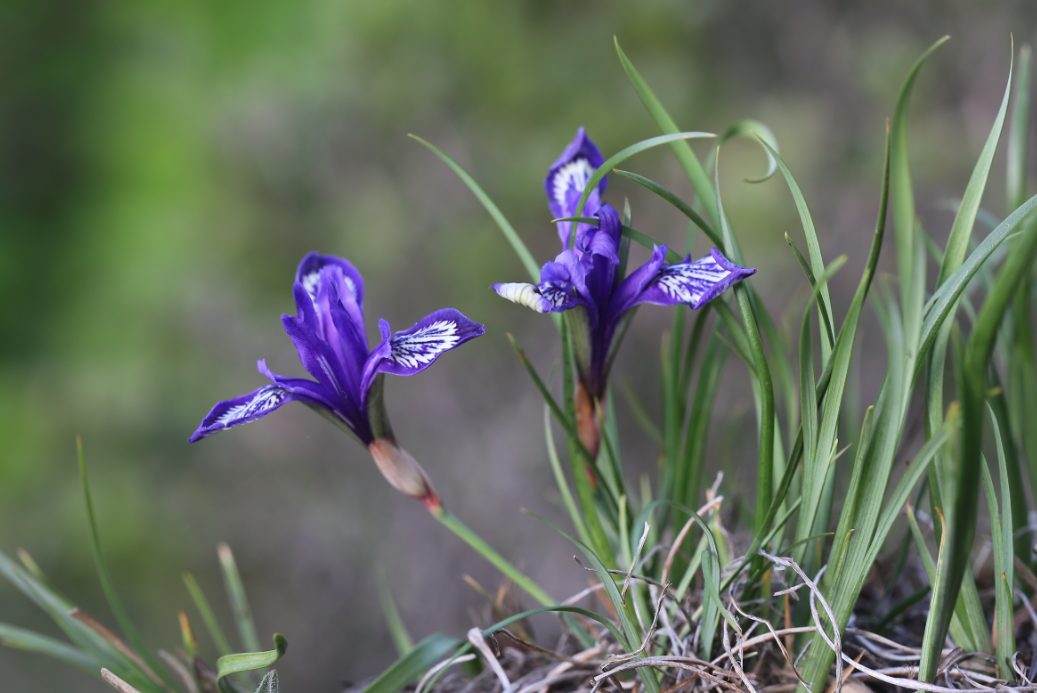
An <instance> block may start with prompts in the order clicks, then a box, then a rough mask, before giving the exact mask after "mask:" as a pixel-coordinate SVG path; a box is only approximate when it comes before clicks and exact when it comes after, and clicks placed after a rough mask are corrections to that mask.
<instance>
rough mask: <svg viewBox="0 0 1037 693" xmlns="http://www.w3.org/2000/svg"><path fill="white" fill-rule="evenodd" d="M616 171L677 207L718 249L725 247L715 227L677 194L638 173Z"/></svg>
mask: <svg viewBox="0 0 1037 693" xmlns="http://www.w3.org/2000/svg"><path fill="white" fill-rule="evenodd" d="M614 170H615V172H616V173H617V174H619V175H621V176H623V177H624V178H626V179H628V180H632V181H634V182H635V183H637V184H638V185H640V186H642V187H644V188H647V189H648V190H651V191H652V192H653V193H655V194H656V195H658V196H659V197H661V198H662V199H664V200H666V201H667V202H669V203H670V204H671V205H673V206H674V207H676V208H677V210H678V211H680V213H681V214H683V215H684V216H686V217H688V219H690V220H691V223H692V224H694V225H695V226H697V227H698V228H699V230H700V231H702V233H704V234H705V235H706V238H708V239H709V241H710V242H711V243H712V244H713V245H715V246H717V247H720V246H723V245H724V242H723V241H722V240H721V239H720V236H718V235H717V232H716V231H714V230H713V227H711V226H710V225H709V222H707V221H706V220H705V219H703V218H702V217H701V216H700V215H699V213H698V212H696V211H695V210H694V209H692V208H691V205H689V204H688V203H687V202H685V201H684V200H682V199H681V198H679V197H677V194H676V193H674V192H671V191H670V190H668V189H667V188H664V187H663V186H661V185H659V184H658V183H656V182H655V181H653V180H649V179H648V178H645V177H644V176H640V175H638V174H636V173H631V172H630V171H623V170H621V169H618V168H617V169H614Z"/></svg>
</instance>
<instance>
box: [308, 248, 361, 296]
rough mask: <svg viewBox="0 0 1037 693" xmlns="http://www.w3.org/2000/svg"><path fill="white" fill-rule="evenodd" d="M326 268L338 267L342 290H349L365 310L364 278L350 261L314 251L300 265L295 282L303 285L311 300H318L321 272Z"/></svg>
mask: <svg viewBox="0 0 1037 693" xmlns="http://www.w3.org/2000/svg"><path fill="white" fill-rule="evenodd" d="M325 267H337V268H338V269H339V270H340V271H341V282H342V288H344V289H348V290H349V293H350V294H351V295H352V296H353V298H354V299H356V303H357V305H358V306H359V307H360V309H361V310H363V308H364V278H363V277H362V276H360V272H359V271H358V270H357V268H356V267H353V265H352V263H350V262H349V260H343V259H342V258H340V257H336V256H334V255H321V254H320V253H318V252H316V251H314V252H312V253H309V254H308V255H307V256H306V257H304V258H303V259H302V261H301V262H300V263H299V268H298V269H297V270H296V271H295V281H297V282H299V283H300V284H302V286H303V288H304V289H306V292H307V293H308V294H310V298H311V299H316V297H317V284H318V282H319V279H320V272H321V270H322V269H324V268H325Z"/></svg>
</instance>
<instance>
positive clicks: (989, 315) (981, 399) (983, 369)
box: [919, 210, 1037, 680]
mask: <svg viewBox="0 0 1037 693" xmlns="http://www.w3.org/2000/svg"><path fill="white" fill-rule="evenodd" d="M1017 211H1018V210H1017ZM1013 251H1014V252H1012V253H1009V255H1008V257H1007V258H1006V260H1005V263H1004V265H1003V266H1002V268H1001V271H1000V272H999V273H998V275H997V278H996V279H995V281H994V286H993V287H992V289H991V290H990V293H989V294H988V295H987V298H986V300H985V301H984V303H983V307H982V308H981V310H980V312H979V316H978V318H977V321H976V324H975V326H974V328H973V331H972V333H971V334H970V335H969V340H968V345H967V347H966V351H965V363H964V365H963V368H962V370H963V373H962V391H961V402H962V422H963V423H962V434H961V441H962V442H961V452H960V456H959V457H958V459H957V470H956V474H955V475H954V476H955V485H956V489H955V493H954V496H953V497H952V498H950V499H948V500H949V502H950V504H951V505H950V508H951V512H950V513H949V515H948V517H947V518H946V521H947V522H948V527H947V530H946V531H947V544H948V546H947V565H948V579H947V580H946V581H945V582H944V584H943V585H942V586H941V589H940V590H937V588H936V587H934V590H933V594H934V598H935V597H937V593H938V592H939V595H938V596H939V598H940V599H941V602H937V603H942V605H943V606H942V608H941V609H940V610H939V611H937V612H934V615H933V616H931V617H930V620H931V622H932V624H933V626H932V630H933V637H932V638H931V639H929V640H927V641H924V642H923V648H922V655H923V657H922V663H921V664H920V665H919V679H921V680H931V679H932V677H933V675H934V673H935V668H936V662H938V661H939V648H940V647H941V645H942V640H943V634H944V633H946V631H947V621H948V620H949V619H948V613H947V607H946V603H947V602H948V601H949V597H950V595H955V594H957V591H958V588H959V585H960V584H961V580H962V576H963V575H964V573H965V570H966V569H967V568H968V566H969V549H970V548H971V546H972V539H973V533H974V531H975V519H976V508H977V503H978V489H977V486H978V483H977V482H978V481H979V479H978V477H979V476H980V465H981V449H982V440H983V409H984V405H985V400H986V378H987V370H988V368H989V364H990V359H991V356H992V354H993V349H994V340H995V338H996V336H997V332H998V329H999V326H1000V324H1001V320H1002V318H1003V316H1004V313H1005V310H1006V309H1007V307H1008V303H1009V301H1010V300H1011V299H1012V296H1013V294H1014V293H1015V291H1016V289H1017V288H1018V286H1019V284H1020V282H1021V281H1022V279H1023V277H1024V276H1027V275H1029V273H1031V272H1032V271H1033V270H1032V268H1033V263H1034V258H1035V257H1037V227H1034V228H1028V229H1027V230H1026V231H1025V232H1024V233H1023V234H1022V235H1021V236H1020V237H1019V239H1018V240H1017V241H1016V242H1015V243H1014V244H1013ZM937 641H938V642H937ZM922 664H924V665H925V666H924V667H923V666H922ZM923 675H924V677H926V678H923Z"/></svg>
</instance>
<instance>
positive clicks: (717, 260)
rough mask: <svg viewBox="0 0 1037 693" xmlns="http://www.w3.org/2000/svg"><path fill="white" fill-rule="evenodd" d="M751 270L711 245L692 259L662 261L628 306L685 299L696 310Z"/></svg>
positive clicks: (748, 275)
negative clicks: (700, 255)
mask: <svg viewBox="0 0 1037 693" xmlns="http://www.w3.org/2000/svg"><path fill="white" fill-rule="evenodd" d="M754 274H756V270H755V269H752V268H747V267H739V266H738V265H736V264H734V263H733V262H731V261H730V260H728V259H727V258H726V257H724V256H723V255H722V254H721V252H720V251H719V250H717V249H716V248H713V250H712V251H711V252H710V254H709V255H707V256H706V257H704V258H701V259H699V260H695V261H694V262H692V261H691V257H690V256H689V257H688V258H686V259H685V260H684V262H679V263H677V264H673V265H665V264H664V265H662V266H661V267H660V268H659V270H658V271H657V272H656V273H655V275H654V276H653V277H652V278H651V279H650V280H649V281H648V282H647V283H646V285H645V286H644V288H643V290H641V291H640V293H639V294H638V295H637V296H634V297H632V300H631V301H630V303H629V305H628V306H627V307H628V308H629V307H632V306H635V305H638V304H641V303H654V304H656V305H660V306H672V305H674V304H677V303H684V304H686V305H688V306H689V307H691V308H692V309H694V310H697V309H698V308H701V307H702V306H704V305H706V304H707V303H709V302H710V301H712V300H713V299H714V298H716V297H717V296H719V295H720V294H722V293H723V292H724V291H725V290H727V288H728V287H730V286H731V285H733V284H735V283H737V282H740V281H742V280H743V279H745V278H746V277H750V276H752V275H754Z"/></svg>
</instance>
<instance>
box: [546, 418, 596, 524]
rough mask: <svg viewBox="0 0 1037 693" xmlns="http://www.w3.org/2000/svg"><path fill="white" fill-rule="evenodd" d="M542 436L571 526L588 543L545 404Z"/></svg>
mask: <svg viewBox="0 0 1037 693" xmlns="http://www.w3.org/2000/svg"><path fill="white" fill-rule="evenodd" d="M544 437H545V438H546V439H547V457H548V460H549V461H550V462H551V472H552V473H553V474H554V477H555V482H556V483H557V484H558V492H559V493H560V494H561V496H562V503H563V504H564V505H565V509H566V511H567V512H568V513H569V519H570V520H571V521H572V523H573V527H575V528H576V534H577V536H579V537H580V541H582V542H583V543H585V544H588V543H590V537H589V535H588V534H587V526H586V525H585V524H584V523H583V517H582V516H581V515H580V511H579V509H578V508H577V507H576V502H575V501H574V500H573V496H572V493H571V492H570V491H569V481H568V480H567V479H566V478H565V473H564V472H563V471H562V463H561V462H560V461H559V459H558V449H557V448H556V447H555V438H554V433H552V431H551V411H550V408H549V407H548V406H547V405H546V404H545V405H544Z"/></svg>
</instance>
